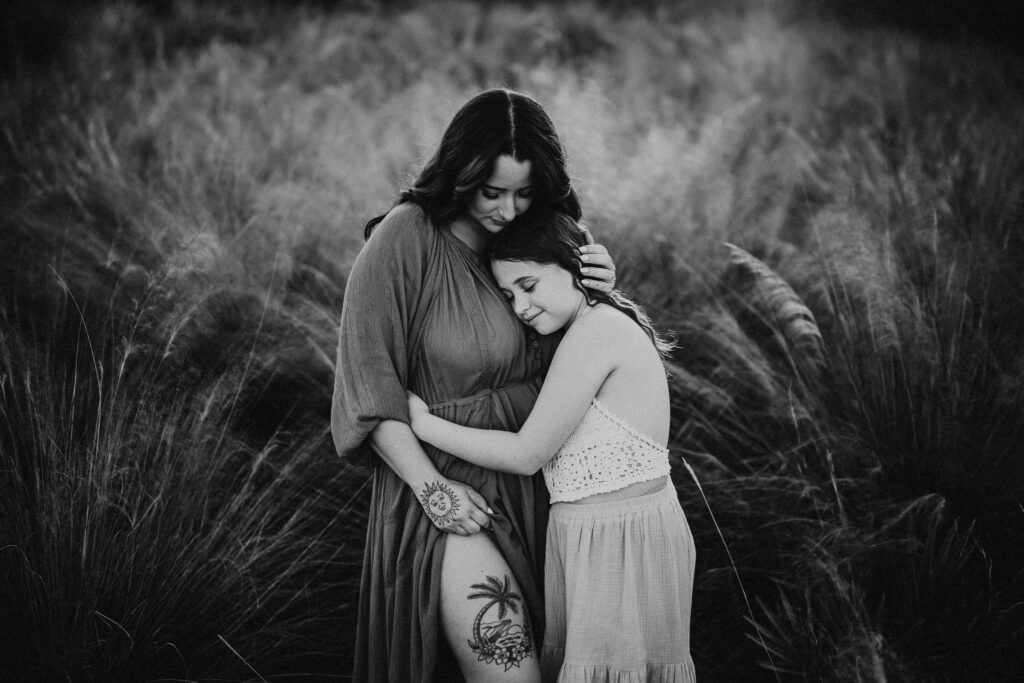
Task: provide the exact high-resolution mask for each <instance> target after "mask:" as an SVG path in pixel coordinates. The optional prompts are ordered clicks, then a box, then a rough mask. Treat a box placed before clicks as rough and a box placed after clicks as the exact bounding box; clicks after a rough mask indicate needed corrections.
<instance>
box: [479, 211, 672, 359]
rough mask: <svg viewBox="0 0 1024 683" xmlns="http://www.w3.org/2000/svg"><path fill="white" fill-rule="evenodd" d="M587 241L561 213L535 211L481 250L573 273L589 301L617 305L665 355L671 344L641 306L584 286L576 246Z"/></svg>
mask: <svg viewBox="0 0 1024 683" xmlns="http://www.w3.org/2000/svg"><path fill="white" fill-rule="evenodd" d="M585 244H587V235H586V233H585V232H584V230H583V229H582V228H581V227H580V225H579V223H578V222H577V221H576V220H575V219H574V218H573V217H571V216H568V215H566V214H564V213H555V214H547V215H541V214H534V215H532V216H530V217H527V216H526V214H524V215H523V220H521V221H519V222H518V223H516V224H513V225H510V226H509V227H507V228H505V229H504V230H502V231H501V232H500V233H498V234H497V235H496V236H494V237H492V238H491V240H490V242H488V244H487V248H486V250H485V251H484V258H485V259H487V260H488V261H533V262H534V263H541V264H555V265H557V266H560V267H561V268H564V269H565V270H567V271H569V273H570V274H572V280H573V285H574V286H575V287H576V289H578V290H579V291H581V292H583V295H584V296H586V297H587V301H588V302H589V303H598V302H599V303H604V304H608V305H609V306H612V307H614V308H617V309H618V310H620V311H622V312H623V313H625V314H626V315H627V316H629V317H630V318H631V319H632V320H633V322H635V323H636V324H637V325H639V326H640V327H641V328H642V329H643V331H644V332H646V333H647V336H648V337H650V339H651V343H653V344H654V347H655V348H656V349H657V350H658V354H659V355H661V356H662V358H667V357H668V355H669V352H670V351H671V350H672V348H673V347H674V344H673V343H672V342H671V341H670V340H669V339H667V338H665V337H663V336H662V335H660V334H658V331H657V330H655V329H654V325H653V324H652V323H651V319H650V318H649V317H648V315H647V313H646V312H644V309H643V308H642V307H641V306H640V305H639V304H637V303H636V302H634V301H632V300H630V299H628V298H627V297H625V296H623V294H622V293H621V292H619V291H618V290H612V291H611V292H609V293H605V292H600V291H596V290H590V289H586V288H585V287H584V286H583V285H582V284H580V281H581V280H582V279H583V275H582V273H580V268H581V267H582V265H583V264H582V262H581V261H580V258H579V255H578V251H577V250H578V249H579V248H580V247H582V246H583V245H585Z"/></svg>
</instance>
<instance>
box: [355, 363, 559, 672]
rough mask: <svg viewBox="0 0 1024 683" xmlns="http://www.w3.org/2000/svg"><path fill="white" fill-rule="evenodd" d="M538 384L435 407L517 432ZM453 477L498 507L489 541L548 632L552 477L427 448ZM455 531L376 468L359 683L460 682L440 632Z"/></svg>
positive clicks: (362, 595) (448, 415)
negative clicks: (447, 553)
mask: <svg viewBox="0 0 1024 683" xmlns="http://www.w3.org/2000/svg"><path fill="white" fill-rule="evenodd" d="M537 386H538V383H537V382H533V381H531V382H528V383H522V384H516V385H512V386H509V387H505V388H503V389H500V390H496V391H484V392H480V393H479V394H476V395H473V396H469V397H465V398H459V399H456V400H453V401H449V402H446V403H441V404H436V405H432V406H431V410H432V412H434V414H436V415H439V416H441V417H442V418H444V419H446V420H449V421H452V422H457V423H459V424H465V425H469V426H471V427H481V428H485V429H506V430H508V429H517V428H518V427H519V425H521V424H522V423H523V422H524V421H525V420H526V417H527V416H528V415H529V413H530V409H531V408H532V407H533V402H534V399H535V397H536V395H537ZM424 448H425V450H426V452H427V455H428V456H429V457H430V458H431V460H433V462H434V465H435V466H436V467H437V469H438V471H440V472H441V474H443V475H444V476H446V477H449V478H451V479H453V480H455V481H459V482H462V483H464V484H467V485H468V486H471V487H473V488H474V489H476V490H477V491H478V492H479V493H480V495H482V496H483V497H484V498H485V499H486V500H487V503H488V505H489V506H490V507H491V508H492V509H493V510H494V515H493V516H492V518H491V532H490V534H489V535H490V538H491V540H492V541H493V542H494V544H495V546H496V547H497V549H498V551H499V552H500V553H501V554H502V555H503V556H504V558H505V561H506V562H507V563H508V566H509V569H510V570H511V572H512V575H513V576H514V577H515V580H516V582H518V584H519V586H520V589H521V591H522V594H523V602H524V603H525V605H526V608H527V611H528V613H529V619H530V624H531V626H533V629H534V633H535V635H540V634H541V633H542V632H543V629H544V602H543V597H542V595H541V586H542V580H541V570H542V568H543V567H544V528H545V525H546V523H547V511H548V495H547V489H546V488H545V486H544V479H543V477H542V476H541V475H540V474H539V473H538V474H536V475H534V476H532V477H522V476H517V475H514V474H504V473H501V472H495V471H493V470H487V469H484V468H481V467H477V466H475V465H471V464H470V463H468V462H466V461H464V460H459V459H458V458H456V457H455V456H452V455H449V454H447V453H444V452H441V451H439V450H437V449H436V448H432V447H430V446H427V445H426V444H424ZM446 538H447V535H446V534H445V533H443V532H441V531H438V530H437V529H436V528H435V527H434V525H433V524H431V522H430V520H429V519H427V516H426V515H425V514H424V513H423V509H422V508H421V507H420V503H419V501H418V500H417V499H416V494H415V492H414V491H413V490H412V489H411V488H409V487H408V486H407V485H406V484H405V483H404V482H403V481H402V480H401V479H399V478H398V476H397V475H396V474H395V473H394V472H392V471H391V469H390V468H389V467H387V466H386V465H380V466H378V467H377V469H376V471H375V472H374V477H373V494H372V498H371V501H370V511H369V519H368V524H367V532H366V549H365V551H364V556H363V572H362V580H361V584H360V592H359V614H358V622H357V624H356V647H355V653H354V654H355V657H354V659H355V665H354V675H353V680H355V681H359V682H360V683H366V682H371V683H398V682H401V683H406V682H410V683H432V682H436V683H440V682H441V681H444V682H445V683H449V682H452V683H454V682H457V681H460V680H462V675H461V674H460V672H459V668H458V665H457V663H456V660H455V656H454V654H452V652H451V649H450V648H449V646H448V643H447V642H446V640H445V637H444V635H443V632H442V629H441V599H440V598H441V567H442V560H443V558H444V548H445V540H446Z"/></svg>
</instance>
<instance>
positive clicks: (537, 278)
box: [491, 261, 587, 334]
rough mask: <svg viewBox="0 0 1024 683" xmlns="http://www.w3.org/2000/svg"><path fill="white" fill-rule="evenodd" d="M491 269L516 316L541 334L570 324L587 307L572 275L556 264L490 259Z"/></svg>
mask: <svg viewBox="0 0 1024 683" xmlns="http://www.w3.org/2000/svg"><path fill="white" fill-rule="evenodd" d="M491 272H493V273H494V279H495V280H497V281H498V287H499V288H500V289H501V293H502V294H504V295H505V298H506V299H508V302H509V303H510V304H511V305H512V310H513V311H515V314H516V316H517V317H518V318H519V319H520V320H521V321H522V322H523V323H525V324H527V325H529V326H530V327H532V328H533V329H535V330H537V332H539V333H540V334H551V333H552V332H557V331H558V330H560V329H562V328H563V327H568V326H569V325H571V324H572V323H573V322H574V321H575V320H576V318H578V317H579V315H580V313H581V312H582V311H583V310H584V309H585V308H586V307H587V299H586V297H585V296H584V295H583V292H581V291H580V290H578V289H577V288H576V287H575V286H574V284H573V279H572V274H571V273H570V272H569V271H567V270H566V269H564V268H562V267H561V266H559V265H556V264H554V263H535V262H533V261H491Z"/></svg>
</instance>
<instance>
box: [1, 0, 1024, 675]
mask: <svg viewBox="0 0 1024 683" xmlns="http://www.w3.org/2000/svg"><path fill="white" fill-rule="evenodd" d="M385 5H386V6H385ZM391 5H393V3H392V4H388V3H385V4H384V5H381V4H379V3H366V4H365V6H363V5H358V6H357V5H355V4H348V5H343V6H340V7H338V8H335V9H333V10H328V9H324V8H319V7H315V6H301V7H297V8H285V7H281V6H275V5H270V4H267V5H264V4H256V5H252V6H245V7H242V6H238V5H230V4H227V5H218V6H211V5H208V4H205V3H196V2H177V3H174V4H172V5H170V6H168V7H166V8H164V9H162V10H159V11H158V10H155V9H150V8H148V6H143V5H136V4H131V3H118V4H105V3H100V4H97V5H95V6H92V7H89V8H87V9H84V10H81V13H80V14H79V15H76V23H75V25H74V28H73V30H71V33H72V35H73V40H71V41H69V42H68V43H67V44H66V46H65V53H64V55H63V57H62V59H61V60H60V61H58V62H57V63H55V64H53V65H50V66H47V67H32V66H30V65H27V66H25V67H24V68H23V69H22V70H21V71H18V70H15V71H13V72H11V74H10V75H9V76H7V77H6V78H5V79H4V80H3V82H2V84H0V88H2V93H0V94H2V97H0V133H2V135H0V147H2V152H0V153H2V155H3V156H4V158H5V159H7V160H8V163H7V164H6V165H5V166H4V167H3V168H0V206H2V208H3V212H2V216H0V268H2V272H4V273H5V274H6V275H5V277H6V278H7V279H6V281H5V287H4V289H3V293H2V297H0V314H2V315H0V322H2V325H0V392H2V394H0V396H2V400H0V411H2V415H3V423H2V427H0V449H2V450H0V459H2V462H3V465H2V467H0V470H2V472H3V474H2V475H0V558H2V559H0V571H2V572H3V576H4V578H5V581H4V582H3V589H2V590H3V591H4V592H3V595H2V596H0V598H2V601H3V604H4V606H5V607H4V610H5V612H4V619H3V620H2V626H0V643H3V645H2V647H3V649H4V652H3V654H4V657H3V659H2V663H0V677H4V676H5V677H6V679H9V680H24V679H26V678H37V679H41V680H49V679H52V680H58V679H61V680H63V679H67V678H70V679H72V680H157V679H180V680H215V679H216V680H259V679H260V678H261V677H262V678H265V679H266V680H275V679H276V680H293V679H296V680H308V678H309V677H318V678H320V679H324V680H332V679H335V680H336V679H342V678H343V677H344V674H345V673H347V671H348V660H349V655H350V653H349V651H348V647H349V643H350V642H351V638H352V632H351V624H352V621H353V619H354V614H353V610H352V605H353V602H354V600H355V595H356V590H357V585H358V574H359V566H360V562H361V551H362V539H363V533H364V528H363V526H364V524H365V505H366V501H367V492H366V490H365V486H364V484H365V481H366V473H365V472H359V471H355V470H352V469H351V468H349V467H347V466H346V465H345V464H344V463H340V462H338V461H337V459H336V458H335V456H334V455H333V453H332V447H331V445H330V439H329V435H328V434H327V433H326V429H327V418H328V412H329V401H330V391H331V378H332V374H333V363H334V344H335V325H336V320H337V317H338V313H339V310H340V305H341V298H342V295H343V292H344V283H345V278H346V275H347V272H348V268H349V265H350V263H351V260H352V258H353V257H354V255H355V253H356V252H357V250H358V249H359V247H360V245H361V243H362V239H361V226H362V224H363V223H364V222H365V220H366V219H367V218H368V217H369V216H371V215H375V214H376V213H379V212H380V211H381V210H383V209H384V208H386V207H387V206H388V204H389V203H390V202H391V201H392V199H393V197H394V196H395V194H396V188H397V187H398V186H399V185H401V184H402V183H403V182H404V181H405V180H407V178H408V176H409V174H410V173H411V172H412V171H414V170H415V169H416V168H417V167H418V165H419V164H420V163H421V162H422V161H423V159H424V158H425V156H426V155H427V154H429V153H430V152H431V151H432V149H431V147H432V145H433V144H435V143H436V140H437V139H438V137H439V135H440V133H441V130H442V129H443V126H444V125H445V124H446V122H447V121H448V120H449V118H450V116H451V115H452V114H453V113H454V111H455V110H456V109H457V107H458V106H459V105H461V104H462V103H463V102H464V101H465V100H467V99H468V98H469V97H470V96H471V95H472V94H474V93H475V92H476V91H478V90H479V89H480V88H483V87H490V86H494V85H500V84H506V85H510V86H512V87H516V88H520V89H523V90H526V91H528V92H530V93H532V94H533V95H535V96H536V97H537V98H538V99H539V100H540V101H541V102H542V103H544V105H545V107H546V108H547V109H548V110H549V111H550V113H551V114H552V117H553V118H554V119H555V122H556V125H557V127H558V128H559V130H560V132H561V134H562V136H563V138H564V139H565V142H566V145H567V147H568V152H569V157H570V165H571V168H572V171H573V173H574V175H575V177H576V182H577V185H578V187H579V189H580V192H581V195H582V198H583V202H584V209H585V217H586V219H587V220H588V221H589V222H590V224H591V227H592V228H593V230H594V232H595V234H597V235H598V237H599V238H600V239H601V240H602V241H604V242H605V243H606V244H608V246H609V247H610V249H611V250H612V253H613V254H614V255H615V259H616V263H617V264H618V266H619V272H620V284H621V285H622V287H623V288H624V289H626V290H627V291H629V292H630V293H631V294H633V295H635V296H636V297H637V298H638V299H640V300H642V301H643V302H644V303H645V305H646V307H647V308H648V310H649V311H650V312H651V313H652V315H653V317H654V318H655V320H656V322H657V323H658V324H659V326H660V327H662V328H664V329H666V330H667V331H670V332H672V333H673V334H674V335H675V336H676V337H677V339H678V341H679V348H678V350H677V352H676V354H675V357H674V358H673V359H672V365H673V381H672V396H673V425H672V426H673V436H672V442H671V448H672V453H673V458H676V459H677V463H676V464H677V467H676V468H675V482H676V485H677V488H678V490H679V492H680V498H681V500H682V501H683V504H684V507H685V509H686V512H687V515H688V517H689V519H690V522H691V527H692V528H693V530H694V533H695V535H696V537H697V545H698V558H699V565H698V569H697V584H696V586H695V591H694V600H695V604H694V618H693V620H694V630H693V633H694V636H693V648H694V655H695V659H696V663H697V668H698V671H699V672H700V675H701V678H702V679H704V680H723V681H733V680H783V679H785V680H872V681H882V680H908V681H911V680H1015V679H1019V678H1020V676H1021V674H1022V673H1024V657H1022V655H1021V653H1022V652H1024V648H1021V639H1022V635H1024V616H1022V612H1021V610H1020V608H1019V606H1018V605H1019V604H1020V603H1021V599H1022V593H1024V591H1022V589H1024V585H1022V576H1021V570H1020V567H1021V566H1024V564H1022V559H1024V558H1022V557H1021V553H1020V551H1019V549H1018V547H1019V543H1018V542H1017V540H1018V539H1019V538H1020V537H1021V534H1022V532H1024V513H1022V511H1021V507H1020V500H1021V498H1022V494H1024V491H1022V490H1021V489H1022V483H1021V482H1024V477H1022V475H1024V472H1022V471H1021V468H1022V465H1021V460H1020V457H1019V455H1018V454H1019V452H1020V447H1019V445H1018V444H1019V443H1020V439H1021V436H1022V434H1021V431H1022V427H1024V415H1022V407H1021V406H1024V401H1022V399H1024V396H1022V392H1024V382H1022V372H1024V362H1022V356H1021V355H1020V353H1021V352H1020V350H1019V339H1020V336H1021V333H1022V332H1024V329H1022V327H1021V325H1022V322H1021V320H1022V319H1021V318H1020V316H1019V315H1017V313H1016V308H1017V300H1018V299H1019V297H1020V293H1021V292H1022V291H1024V287H1022V285H1024V283H1022V281H1021V273H1022V272H1024V270H1022V268H1021V265H1022V263H1021V261H1022V256H1021V254H1022V253H1024V252H1022V250H1021V247H1022V245H1021V242H1020V240H1021V236H1020V235H1021V233H1020V230H1019V227H1020V224H1021V220H1022V217H1024V181H1022V180H1021V178H1024V173H1022V171H1024V169H1022V168H1021V167H1022V165H1024V140H1022V133H1021V131H1020V130H1019V125H1018V124H1019V120H1020V116H1021V112H1022V111H1024V102H1022V98H1021V88H1020V83H1021V80H1020V76H1021V74H1020V69H1019V67H1018V66H1017V65H1016V64H1014V63H1013V62H1012V61H1011V60H1009V59H1008V58H1007V57H1006V56H1005V55H1003V54H1001V53H1000V52H998V50H994V49H993V50H989V49H988V48H985V47H984V46H980V45H962V46H953V45H947V44H942V43H938V42H929V41H928V40H926V39H923V38H920V37H917V36H914V35H911V34H907V33H900V32H897V31H893V30H891V29H886V28H883V27H880V26H871V25H868V24H858V25H844V24H841V23H838V22H835V21H832V20H830V19H828V18H827V12H826V11H822V10H820V9H817V10H814V11H812V10H810V9H809V8H808V5H807V4H805V3H796V2H793V3H790V2H778V3H748V2H735V3H728V4H723V5H715V4H710V3H693V4H688V5H686V6H683V7H680V8H673V7H669V6H667V5H664V4H659V3H650V8H649V11H648V12H646V13H640V12H633V11H629V10H628V9H624V8H623V7H622V6H621V4H616V3H603V4H602V5H595V4H592V3H582V2H581V3H570V4H566V5H564V6H563V5H546V4H538V3H526V4H500V3H499V4H496V5H490V4H483V3H472V2H429V3H423V4H422V5H417V6H404V5H402V6H394V7H392V6H391ZM727 242H728V243H732V244H736V245H739V247H741V248H742V249H744V250H745V251H746V252H749V253H750V254H752V255H753V256H754V257H757V259H759V261H753V260H749V261H747V264H748V272H747V277H745V278H744V277H741V278H738V279H737V277H736V275H737V270H736V268H737V267H736V266H735V265H734V266H732V267H730V266H729V265H728V264H729V250H728V249H727V247H725V246H724V244H725V243H727ZM766 302H767V303H766ZM772 302H774V304H779V302H782V304H783V305H774V307H773V303H772ZM804 305H806V308H804ZM794 335H795V336H794ZM808 339H811V340H813V343H811V344H810V345H808V343H807V341H808ZM679 459H685V460H686V462H687V463H689V465H690V466H691V467H692V468H693V470H694V472H695V473H696V476H697V478H698V480H699V481H700V484H701V486H702V489H703V492H704V494H706V496H707V501H708V506H707V507H705V505H704V502H703V499H702V496H701V493H700V492H699V491H698V489H697V486H696V484H695V483H694V482H693V481H692V480H691V479H690V475H689V473H688V472H687V470H686V469H685V468H683V467H682V463H681V462H678V460H679ZM708 508H710V510H709V509H708ZM712 513H713V517H714V519H713V520H712ZM719 528H720V529H721V533H722V537H724V544H723V540H722V538H720V537H719V531H718V529H719Z"/></svg>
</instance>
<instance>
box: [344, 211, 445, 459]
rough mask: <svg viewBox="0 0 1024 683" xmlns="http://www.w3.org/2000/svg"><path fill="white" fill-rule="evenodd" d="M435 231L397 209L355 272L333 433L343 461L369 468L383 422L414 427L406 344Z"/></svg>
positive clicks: (420, 217)
mask: <svg viewBox="0 0 1024 683" xmlns="http://www.w3.org/2000/svg"><path fill="white" fill-rule="evenodd" d="M436 232H437V231H436V230H435V229H434V227H433V225H431V224H430V223H429V221H428V220H427V218H426V216H425V214H424V213H423V211H422V209H420V208H419V207H418V206H415V205H411V204H404V205H400V206H397V207H395V208H394V209H392V210H391V211H390V212H389V213H388V215H387V216H385V218H384V220H382V221H381V222H380V223H379V224H378V225H377V226H376V227H375V228H374V231H373V233H372V234H371V235H370V238H369V240H367V242H366V244H365V245H364V246H363V248H362V250H361V251H360V252H359V255H358V256H357V257H356V260H355V262H354V263H353V265H352V271H351V273H350V274H349V278H348V282H347V283H346V285H345V297H344V300H343V303H342V310H341V325H340V331H339V337H338V355H337V364H336V369H335V375H334V396H333V400H332V403H331V434H332V436H333V438H334V445H335V448H336V449H337V451H338V454H339V455H340V456H341V457H348V458H352V459H353V460H354V461H355V462H356V464H360V465H366V464H370V462H371V455H372V449H370V448H369V446H368V444H366V443H365V442H366V437H367V436H369V434H370V432H372V431H373V430H374V428H375V427H376V426H377V425H378V424H379V423H380V422H381V421H383V420H400V421H402V422H406V423H407V422H408V421H409V413H408V406H407V402H406V395H405V389H406V387H407V386H408V385H409V340H410V333H411V329H412V325H413V318H414V317H415V314H416V309H417V306H418V304H419V301H420V298H421V297H423V296H425V295H429V294H428V292H427V290H429V288H428V287H426V286H425V281H426V278H427V270H428V266H429V262H430V258H431V252H432V245H433V243H435V242H436V240H437V235H436Z"/></svg>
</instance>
